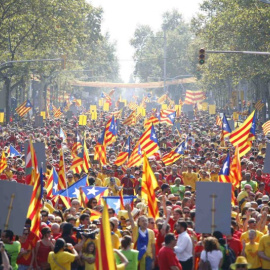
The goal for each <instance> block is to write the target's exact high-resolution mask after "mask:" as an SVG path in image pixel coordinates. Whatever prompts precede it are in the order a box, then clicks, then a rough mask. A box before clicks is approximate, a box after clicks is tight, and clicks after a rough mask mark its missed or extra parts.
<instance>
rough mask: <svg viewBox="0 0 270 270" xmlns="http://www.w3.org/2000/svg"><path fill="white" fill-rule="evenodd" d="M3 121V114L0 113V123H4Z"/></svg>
mask: <svg viewBox="0 0 270 270" xmlns="http://www.w3.org/2000/svg"><path fill="white" fill-rule="evenodd" d="M4 121H5V113H3V112H1V113H0V123H4Z"/></svg>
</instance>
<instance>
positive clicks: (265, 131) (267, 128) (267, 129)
mask: <svg viewBox="0 0 270 270" xmlns="http://www.w3.org/2000/svg"><path fill="white" fill-rule="evenodd" d="M262 128H263V134H264V135H267V134H268V133H269V132H270V120H269V121H267V122H265V123H264V124H263V125H262Z"/></svg>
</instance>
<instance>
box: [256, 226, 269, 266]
mask: <svg viewBox="0 0 270 270" xmlns="http://www.w3.org/2000/svg"><path fill="white" fill-rule="evenodd" d="M258 255H259V257H260V258H261V261H262V269H270V223H269V224H268V234H266V235H264V236H263V237H262V238H261V239H260V242H259V248H258Z"/></svg>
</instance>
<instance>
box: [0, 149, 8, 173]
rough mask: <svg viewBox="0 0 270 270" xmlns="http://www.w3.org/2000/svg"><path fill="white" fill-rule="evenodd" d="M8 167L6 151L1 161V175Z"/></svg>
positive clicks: (3, 152)
mask: <svg viewBox="0 0 270 270" xmlns="http://www.w3.org/2000/svg"><path fill="white" fill-rule="evenodd" d="M6 167H7V158H6V154H5V151H2V156H1V161H0V173H2V172H3V171H4V170H5V168H6Z"/></svg>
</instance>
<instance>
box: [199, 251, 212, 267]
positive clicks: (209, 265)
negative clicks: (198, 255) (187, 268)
mask: <svg viewBox="0 0 270 270" xmlns="http://www.w3.org/2000/svg"><path fill="white" fill-rule="evenodd" d="M199 270H212V267H211V264H210V262H209V261H208V257H207V252H206V261H203V260H201V261H200V265H199Z"/></svg>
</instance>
